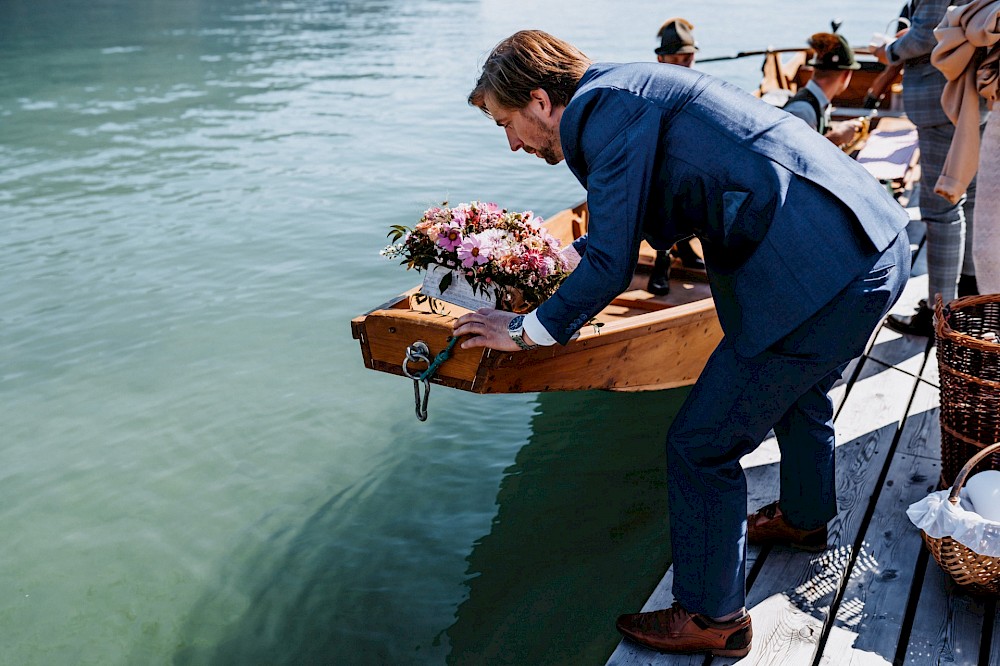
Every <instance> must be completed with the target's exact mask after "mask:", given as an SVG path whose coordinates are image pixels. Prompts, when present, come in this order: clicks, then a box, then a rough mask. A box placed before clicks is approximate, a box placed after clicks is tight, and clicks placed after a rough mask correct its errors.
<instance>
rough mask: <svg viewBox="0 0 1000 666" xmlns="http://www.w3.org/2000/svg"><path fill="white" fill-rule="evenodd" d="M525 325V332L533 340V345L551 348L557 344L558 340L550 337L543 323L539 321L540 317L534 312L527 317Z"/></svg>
mask: <svg viewBox="0 0 1000 666" xmlns="http://www.w3.org/2000/svg"><path fill="white" fill-rule="evenodd" d="M523 323H524V332H525V333H527V334H528V337H529V338H531V343H532V344H535V345H541V346H542V347H550V346H552V345H554V344H555V343H556V339H555V338H553V337H552V336H551V335H549V332H548V331H546V330H545V327H544V326H542V322H540V321H538V315H536V314H535V311H534V310H532V311H531V312H529V313H528V314H527V315H525V317H524V322H523Z"/></svg>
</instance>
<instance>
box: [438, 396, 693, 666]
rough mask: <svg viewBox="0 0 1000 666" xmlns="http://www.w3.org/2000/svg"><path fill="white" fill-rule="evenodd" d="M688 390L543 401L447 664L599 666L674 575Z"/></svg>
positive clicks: (454, 630)
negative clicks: (676, 442)
mask: <svg viewBox="0 0 1000 666" xmlns="http://www.w3.org/2000/svg"><path fill="white" fill-rule="evenodd" d="M687 393H688V390H687V389H678V390H674V391H663V392H653V393H640V394H615V393H605V392H597V391H595V392H586V393H545V394H541V395H539V397H538V409H537V411H536V413H535V416H534V418H533V419H532V422H531V427H532V428H531V439H530V440H529V442H528V443H527V444H526V445H525V446H524V447H523V448H522V449H521V450H520V451H519V452H518V454H517V458H516V459H515V461H514V464H513V465H512V466H511V467H509V468H508V469H507V470H505V476H504V479H503V481H502V482H501V484H500V491H499V493H498V495H497V505H498V508H497V515H496V516H495V517H494V519H493V526H492V529H491V531H490V533H489V534H487V535H486V536H484V537H482V538H481V539H479V540H478V541H477V542H476V543H475V545H474V546H473V549H472V553H471V554H470V555H469V557H468V561H469V568H468V570H467V572H466V573H467V581H466V584H467V585H468V587H469V596H468V598H467V599H466V600H465V601H464V602H463V603H462V605H461V606H459V608H458V613H457V617H456V621H455V624H453V625H452V626H451V627H449V629H448V632H447V634H448V638H449V639H450V640H451V644H452V649H451V653H450V654H449V656H448V663H452V664H486V663H489V664H554V663H563V664H570V663H577V664H587V663H601V662H602V660H603V659H604V658H606V657H607V655H608V654H610V653H611V650H612V649H613V648H614V645H615V644H616V643H617V641H618V635H617V632H616V631H615V629H614V620H615V618H616V617H617V616H618V614H619V613H623V612H635V611H637V610H638V609H639V608H640V607H641V606H642V604H643V603H645V600H646V598H647V597H648V596H649V593H650V591H651V590H652V586H653V585H654V584H655V583H656V582H657V581H658V580H659V578H660V576H661V575H662V574H663V572H664V571H666V569H667V566H668V565H669V530H668V525H667V513H666V509H667V507H666V489H665V487H664V481H665V456H666V453H665V447H664V442H665V440H666V432H667V428H668V426H669V424H670V422H671V421H672V420H673V417H674V415H675V414H676V412H677V410H678V408H679V407H680V404H681V402H682V401H683V399H684V398H685V397H686V396H687Z"/></svg>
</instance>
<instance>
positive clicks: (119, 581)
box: [0, 0, 901, 666]
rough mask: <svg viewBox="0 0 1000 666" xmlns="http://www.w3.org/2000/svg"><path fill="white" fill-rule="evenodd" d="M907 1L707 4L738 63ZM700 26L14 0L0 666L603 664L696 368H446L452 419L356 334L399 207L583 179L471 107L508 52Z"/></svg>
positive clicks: (554, 188)
mask: <svg viewBox="0 0 1000 666" xmlns="http://www.w3.org/2000/svg"><path fill="white" fill-rule="evenodd" d="M900 4H901V2H900V1H899V0H897V1H896V2H886V1H879V2H863V1H861V0H841V1H838V2H832V1H828V0H818V1H816V2H812V3H802V2H799V1H797V0H781V1H774V2H763V1H761V0H750V1H737V0H703V1H702V2H698V3H690V7H689V8H687V9H684V10H683V11H681V10H679V9H678V10H677V11H678V12H679V13H681V14H683V15H684V16H686V17H687V18H689V19H690V20H692V21H693V23H694V24H695V26H696V35H697V37H698V39H699V41H700V43H701V49H702V50H701V55H702V56H703V57H708V56H712V55H727V54H731V53H735V52H737V51H740V50H752V49H760V48H763V47H766V46H768V45H773V46H779V47H780V46H789V45H791V46H798V45H801V44H802V43H803V42H804V39H805V37H806V36H807V35H808V34H810V33H812V32H816V31H821V30H826V29H827V28H828V25H829V20H830V19H832V18H841V19H843V20H844V24H843V28H842V29H841V31H842V32H844V33H845V34H846V35H847V36H848V37H849V38H850V39H851V41H852V42H853V43H856V44H857V43H865V42H867V40H868V38H869V37H870V35H871V33H872V32H874V31H882V30H884V26H885V25H886V23H888V22H889V20H890V19H891V18H892V16H893V15H894V14H895V13H896V12H897V11H898V9H899V6H898V5H900ZM672 12H673V10H671V9H670V8H669V7H667V6H665V5H664V4H663V3H662V2H653V1H651V0H648V1H647V0H642V1H636V2H626V3H622V2H616V1H614V0H592V1H591V2H587V3H579V2H576V1H570V0H565V1H564V0H553V1H550V2H548V3H537V2H528V1H527V0H505V1H503V2H501V1H499V0H481V1H475V0H426V1H424V0H421V1H417V0H395V1H393V0H339V1H337V0H326V1H320V0H283V1H281V2H277V1H274V2H269V1H266V0H143V1H142V2H138V1H135V0H58V1H57V0H2V1H0V533H2V534H3V535H4V547H3V548H2V549H0V663H2V664H12V665H14V664H16V665H19V666H22V665H30V664H40V665H42V664H44V665H46V666H50V665H53V664H101V665H110V664H213V665H214V664H220V665H221V664H234V665H235V664H241V665H243V664H393V665H395V664H449V663H453V664H493V663H505V664H541V663H552V664H588V663H590V664H599V663H603V662H604V659H605V658H606V656H607V655H608V654H610V652H611V650H612V649H613V647H614V645H615V644H616V643H617V640H618V638H617V634H616V632H615V630H614V618H615V617H616V616H617V614H618V613H620V612H627V611H634V610H636V609H638V608H639V607H640V606H641V605H642V604H643V603H644V601H645V599H646V598H647V596H648V594H649V592H650V591H651V589H652V588H653V586H654V585H655V584H656V582H657V580H658V579H659V578H660V576H661V575H662V574H663V572H664V571H665V570H666V567H667V565H668V563H669V538H668V528H667V525H666V513H665V510H666V507H665V494H666V491H665V488H664V480H663V468H664V454H663V439H664V435H665V433H666V429H667V427H668V426H669V424H670V419H671V418H672V416H673V414H674V413H675V412H676V410H677V408H678V406H679V405H680V402H681V401H682V400H683V398H684V396H685V395H686V390H685V389H681V390H676V391H667V392H660V393H648V394H636V395H619V394H610V393H604V392H587V393H580V394H572V393H562V394H542V395H507V396H478V395H470V394H465V393H461V392H458V391H453V390H450V389H445V388H441V387H436V388H435V389H434V391H433V392H432V396H431V399H430V418H429V420H428V421H427V422H426V423H420V422H418V421H417V420H416V419H415V418H414V415H413V394H412V386H411V384H410V383H409V382H408V381H405V380H403V379H400V378H397V377H392V376H389V375H384V374H380V373H374V372H371V371H368V370H366V369H364V367H363V365H362V363H361V357H360V352H359V348H358V344H357V342H356V341H354V340H353V339H352V338H351V334H350V325H349V322H350V319H351V318H352V317H353V316H355V315H357V314H360V313H362V312H364V311H365V310H366V309H368V308H370V307H371V306H373V305H375V304H377V303H379V302H381V301H383V300H385V299H386V298H387V297H389V296H392V295H394V294H395V293H398V292H399V291H401V290H403V289H405V288H407V287H409V286H410V285H411V284H413V283H415V282H416V281H417V278H418V276H416V275H414V274H412V273H407V272H406V271H404V270H403V269H402V268H401V267H399V266H397V265H396V264H395V262H389V261H386V260H384V259H382V258H380V257H379V250H380V249H381V248H382V247H383V245H384V244H385V243H386V238H385V235H386V232H387V230H388V226H389V225H391V224H404V225H406V224H412V223H413V222H415V221H416V220H417V219H418V218H419V215H420V213H421V212H422V211H423V210H424V209H425V208H427V207H428V206H430V205H433V204H436V203H440V202H441V201H444V200H448V201H451V202H453V203H457V202H459V201H468V200H470V199H482V200H489V201H496V202H498V203H500V204H502V205H504V206H506V207H508V208H513V209H519V210H524V209H533V210H534V211H536V212H537V213H539V214H541V215H543V216H548V215H551V214H552V213H555V212H556V211H558V210H560V209H562V208H564V207H566V206H568V205H570V204H572V203H575V202H576V201H578V200H580V199H582V198H583V192H582V190H581V189H580V187H579V185H578V184H577V183H576V182H575V180H574V179H573V178H572V176H571V174H570V173H569V171H568V170H567V169H566V168H565V167H563V166H560V167H549V166H547V165H544V164H543V163H542V162H541V161H540V160H537V159H535V158H533V157H530V156H526V155H524V154H518V155H512V154H511V153H510V152H509V150H508V148H507V145H506V142H505V140H504V136H503V133H502V132H500V131H499V130H498V129H497V128H496V127H495V126H494V125H493V123H492V122H490V121H488V120H487V119H485V118H483V117H482V116H481V114H480V113H479V112H478V111H476V110H474V109H471V108H469V107H468V106H467V105H466V103H465V96H466V95H467V93H468V91H469V89H470V88H471V86H472V85H473V84H474V82H475V79H476V76H477V74H478V66H479V64H480V63H481V61H482V59H483V58H484V56H485V54H486V53H487V52H488V50H489V48H490V47H491V46H492V45H493V44H495V43H496V42H497V41H499V40H500V39H502V38H503V37H505V36H506V35H508V34H510V33H511V32H513V31H515V30H517V29H520V28H526V27H538V28H542V29H545V30H548V31H549V32H552V33H554V34H556V35H558V36H560V37H563V38H565V39H568V40H570V41H572V42H574V43H576V44H577V45H578V46H580V47H581V48H582V49H583V50H584V51H585V52H586V53H588V55H590V56H591V57H593V58H595V59H597V60H618V61H626V60H650V59H652V57H653V54H652V50H653V48H654V46H655V45H656V39H655V33H656V30H657V29H658V27H659V25H660V23H661V22H662V21H663V20H665V19H666V18H668V17H669V15H670V14H671V13H672ZM759 64H760V63H759V61H757V59H750V60H743V61H736V62H725V63H718V64H706V65H704V66H703V70H704V71H707V72H709V73H713V74H718V75H721V76H724V77H726V78H729V79H731V80H733V81H735V82H737V83H739V84H740V85H743V86H744V87H747V88H751V87H753V86H754V85H755V83H756V81H757V78H758V75H759V70H758V68H759Z"/></svg>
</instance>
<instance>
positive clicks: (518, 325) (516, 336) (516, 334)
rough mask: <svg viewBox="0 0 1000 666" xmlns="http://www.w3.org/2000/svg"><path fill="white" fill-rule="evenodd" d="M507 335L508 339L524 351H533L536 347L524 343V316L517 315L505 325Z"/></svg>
mask: <svg viewBox="0 0 1000 666" xmlns="http://www.w3.org/2000/svg"><path fill="white" fill-rule="evenodd" d="M507 333H509V334H510V339H511V340H513V341H514V342H516V343H517V346H518V347H520V348H521V349H523V350H525V351H528V350H529V349H534V348H535V347H537V346H538V345H529V344H528V343H527V342H525V341H524V315H517V316H516V317H514V318H513V319H511V320H510V323H509V324H507Z"/></svg>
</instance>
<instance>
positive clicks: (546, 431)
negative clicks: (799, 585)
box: [173, 389, 687, 666]
mask: <svg viewBox="0 0 1000 666" xmlns="http://www.w3.org/2000/svg"><path fill="white" fill-rule="evenodd" d="M686 395H687V390H686V389H678V390H675V391H664V392H657V393H644V394H614V393H606V392H597V391H595V392H585V393H554V394H542V395H539V396H538V402H537V407H536V410H535V414H534V416H533V418H532V420H531V424H530V426H531V431H530V436H529V437H528V441H527V443H523V444H522V445H519V450H518V449H517V447H515V448H514V449H513V450H512V454H513V451H516V456H515V457H514V463H513V465H511V466H509V467H507V468H506V469H504V470H502V479H500V480H499V487H500V490H499V493H498V494H496V496H495V504H494V503H493V502H491V503H489V506H490V509H489V510H490V513H491V514H494V515H493V517H492V528H491V531H490V532H489V534H487V535H485V536H483V535H482V534H481V533H480V534H478V535H475V534H473V532H472V531H473V530H474V527H473V526H474V525H475V524H478V522H479V520H480V518H479V515H478V514H477V513H476V512H473V511H471V509H470V510H469V511H462V510H459V509H457V508H456V507H461V506H462V505H463V499H464V500H465V501H464V504H465V505H466V506H470V507H471V506H485V505H486V503H485V502H483V501H482V499H483V498H484V497H485V496H486V495H490V496H492V495H493V493H494V492H495V491H493V490H490V489H489V488H485V487H481V486H480V485H479V484H476V483H475V481H474V477H472V476H470V475H469V473H468V471H469V470H468V467H467V466H468V465H470V464H476V458H475V457H474V456H472V455H470V454H469V453H468V450H469V446H476V445H477V444H478V443H480V442H485V438H487V437H488V436H489V433H490V432H491V431H495V429H496V427H498V426H499V425H500V421H502V417H500V418H497V419H495V420H493V421H487V422H485V423H482V424H480V425H479V426H478V427H476V428H473V429H472V430H470V431H469V432H468V433H466V436H464V437H462V438H461V439H460V440H459V439H456V440H455V441H453V442H451V443H446V444H445V445H444V446H442V447H440V448H439V447H438V446H437V445H436V444H435V442H433V441H432V439H431V438H429V437H424V436H421V435H420V432H419V431H417V432H416V436H411V439H412V444H408V445H407V448H406V453H405V456H404V457H403V458H401V459H399V460H397V462H396V463H395V464H394V465H393V466H392V468H391V469H386V468H385V467H380V469H379V471H378V474H377V476H376V475H372V476H369V477H368V478H366V479H364V480H363V481H361V482H359V483H358V484H356V485H354V486H352V487H350V488H348V489H346V490H344V491H342V492H338V493H336V494H335V495H333V496H332V497H330V498H329V499H328V500H327V501H326V502H325V503H323V504H322V505H321V506H319V507H318V508H317V509H316V510H315V511H314V512H313V513H312V514H311V515H309V516H308V517H307V518H306V519H305V520H304V521H303V522H302V523H301V525H300V526H298V527H296V528H292V527H290V526H289V525H288V524H287V522H283V521H281V520H279V519H278V518H277V517H274V518H270V517H266V518H264V519H263V520H262V521H260V522H259V523H258V524H257V525H256V526H255V528H254V530H253V533H252V534H250V535H248V538H247V543H245V544H241V545H239V546H237V547H236V548H235V549H234V551H233V552H232V553H231V555H230V557H229V558H227V562H226V565H225V567H224V568H223V570H222V572H220V575H219V576H218V577H217V582H215V583H213V585H212V586H211V587H210V588H209V590H208V591H207V592H206V593H205V594H204V595H203V596H202V598H201V599H200V600H199V602H198V603H197V604H196V605H195V606H194V608H193V609H192V610H191V612H190V614H189V616H188V619H187V621H186V623H185V628H184V630H183V632H182V641H181V644H182V645H183V647H182V648H181V649H179V650H178V651H177V652H176V653H175V655H174V658H173V659H174V663H176V664H180V665H185V666H194V665H198V664H206V665H211V666H229V665H233V666H235V665H237V664H248V663H267V664H288V665H291V664H350V663H357V664H408V663H414V664H418V663H445V662H447V663H454V664H485V663H491V664H495V663H510V664H529V663H530V664H540V663H597V662H599V661H600V660H601V659H602V658H603V657H606V656H607V655H608V654H610V652H611V650H612V649H613V647H614V645H615V643H616V642H617V637H616V633H615V631H614V618H615V617H616V616H617V615H618V613H621V612H626V611H631V610H635V609H638V608H639V607H641V605H642V604H643V603H644V601H645V599H646V597H647V596H648V594H649V592H650V591H651V589H652V587H653V585H655V583H656V581H658V580H659V577H660V576H661V575H662V573H663V571H665V570H666V567H667V565H668V564H669V546H668V542H669V534H668V529H667V525H666V491H665V488H664V455H665V454H664V446H663V442H664V439H665V435H666V429H667V427H668V425H669V423H670V421H671V420H672V418H673V416H674V414H675V413H676V410H677V409H678V407H679V406H680V403H681V401H682V400H683V398H684V397H685V396H686ZM436 397H437V398H439V401H440V400H443V399H445V396H444V395H443V394H442V393H441V392H439V394H438V395H437V396H436ZM432 409H433V407H432ZM432 418H433V414H432ZM404 430H405V428H402V429H400V430H399V433H398V434H403V431H404ZM581 433H586V434H585V435H581ZM463 445H464V446H463ZM463 449H464V450H463ZM480 453H481V451H480ZM428 475H431V476H433V478H434V479H436V481H437V483H438V485H437V486H436V490H435V494H434V496H433V497H423V498H421V497H419V496H418V495H417V494H416V493H414V492H413V489H414V486H415V485H418V484H419V483H420V481H419V478H420V477H425V476H428ZM415 477H416V478H415ZM494 488H495V486H494ZM397 496H405V497H408V498H409V501H408V502H407V503H406V504H398V503H397V502H395V501H394V500H393V498H394V497H397ZM387 507H393V508H392V509H389V510H388V511H387ZM463 533H469V535H470V538H469V542H470V543H473V546H472V551H471V553H470V554H467V553H466V551H465V549H464V548H462V547H461V546H459V547H457V548H455V547H453V546H452V545H451V544H452V542H453V541H459V542H460V541H461V540H460V539H457V537H458V536H459V535H461V534H463ZM386 535H392V537H393V538H392V542H391V544H390V545H389V546H388V547H387V545H386V544H385V543H384V539H385V536H386ZM376 545H377V546H378V548H375V546H376ZM463 557H464V560H465V561H466V564H467V569H466V571H465V576H464V578H465V583H464V585H465V587H467V594H466V595H462V596H464V597H465V600H464V601H463V602H461V604H460V605H459V606H458V608H457V611H456V610H455V606H454V605H453V603H454V602H453V599H454V598H455V597H456V595H460V592H459V591H458V590H456V589H450V587H449V584H448V580H447V578H444V579H442V577H441V576H440V575H438V574H437V573H436V572H435V570H432V569H429V568H428V567H427V564H426V563H427V562H429V561H434V562H436V563H437V564H436V567H435V569H438V568H441V567H444V565H446V564H447V563H449V562H452V563H454V564H455V565H456V567H457V566H458V564H459V563H460V562H461V561H462V559H463ZM455 580H456V582H455V583H454V584H455V585H458V583H457V578H456V579H455ZM449 624H450V626H448V625H449ZM446 627H447V629H445V628H446Z"/></svg>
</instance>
